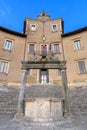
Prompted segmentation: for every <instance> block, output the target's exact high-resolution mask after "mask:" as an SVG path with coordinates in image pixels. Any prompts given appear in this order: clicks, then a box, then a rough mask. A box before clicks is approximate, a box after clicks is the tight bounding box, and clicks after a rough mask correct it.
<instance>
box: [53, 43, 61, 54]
mask: <svg viewBox="0 0 87 130" xmlns="http://www.w3.org/2000/svg"><path fill="white" fill-rule="evenodd" d="M55 45H58V51H57V50H56V51H55ZM54 53H56V54H60V53H61V50H60V44H58V43H55V44H54Z"/></svg>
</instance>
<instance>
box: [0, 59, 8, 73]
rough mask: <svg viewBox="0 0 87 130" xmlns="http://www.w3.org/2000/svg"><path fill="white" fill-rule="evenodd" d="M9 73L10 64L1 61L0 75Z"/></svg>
mask: <svg viewBox="0 0 87 130" xmlns="http://www.w3.org/2000/svg"><path fill="white" fill-rule="evenodd" d="M7 72H8V62H5V61H1V62H0V73H7Z"/></svg>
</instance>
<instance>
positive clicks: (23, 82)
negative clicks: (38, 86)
mask: <svg viewBox="0 0 87 130" xmlns="http://www.w3.org/2000/svg"><path fill="white" fill-rule="evenodd" d="M27 72H28V71H27V70H23V74H22V80H21V88H20V92H19V100H18V115H19V116H23V114H24V98H25V89H26V80H27Z"/></svg>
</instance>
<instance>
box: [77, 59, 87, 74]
mask: <svg viewBox="0 0 87 130" xmlns="http://www.w3.org/2000/svg"><path fill="white" fill-rule="evenodd" d="M78 67H79V72H80V73H86V66H85V62H84V61H79V62H78Z"/></svg>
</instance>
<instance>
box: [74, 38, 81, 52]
mask: <svg viewBox="0 0 87 130" xmlns="http://www.w3.org/2000/svg"><path fill="white" fill-rule="evenodd" d="M74 49H75V50H80V49H81V43H80V40H77V41H74Z"/></svg>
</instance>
